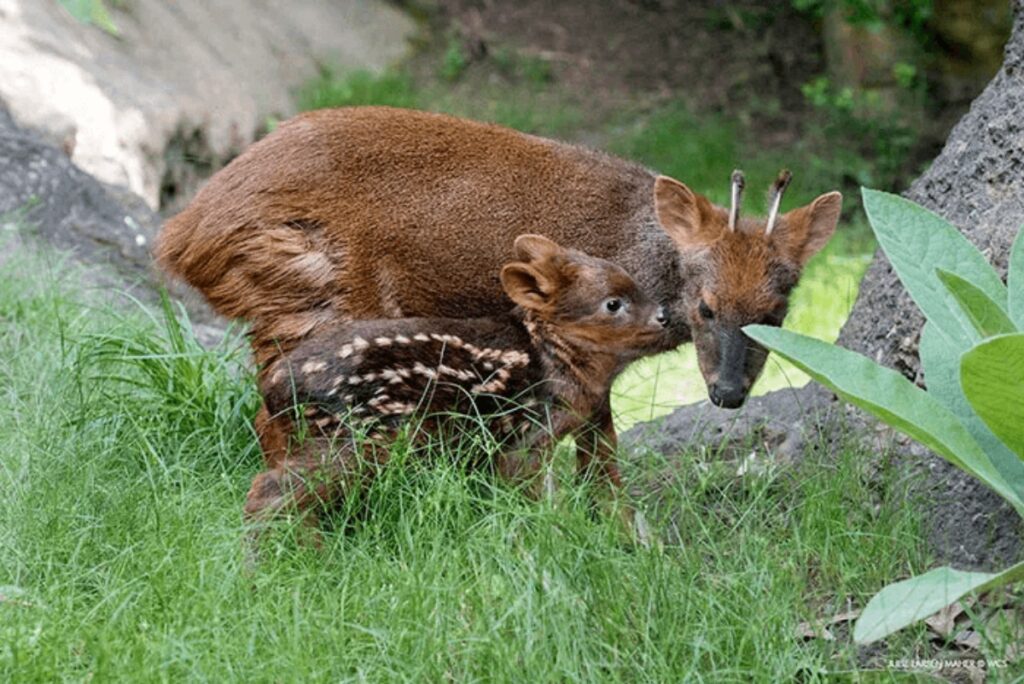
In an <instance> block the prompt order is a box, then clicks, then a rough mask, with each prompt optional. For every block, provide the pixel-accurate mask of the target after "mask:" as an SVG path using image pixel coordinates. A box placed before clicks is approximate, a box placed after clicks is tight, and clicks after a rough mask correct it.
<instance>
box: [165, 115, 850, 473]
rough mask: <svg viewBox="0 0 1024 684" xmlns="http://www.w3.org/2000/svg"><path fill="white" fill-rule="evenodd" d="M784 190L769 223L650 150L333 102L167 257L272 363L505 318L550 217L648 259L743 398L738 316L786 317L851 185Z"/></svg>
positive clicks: (750, 352) (600, 248)
mask: <svg viewBox="0 0 1024 684" xmlns="http://www.w3.org/2000/svg"><path fill="white" fill-rule="evenodd" d="M734 187H737V184H734ZM782 189H783V187H782V185H781V184H780V185H779V186H778V187H777V190H778V192H776V193H775V196H774V201H773V203H772V213H771V216H770V217H769V221H763V220H754V219H749V218H741V217H740V216H739V213H738V209H739V199H740V197H739V194H740V193H739V191H738V187H737V189H736V190H735V191H734V193H733V207H732V210H731V211H727V210H726V209H723V208H721V207H717V206H715V205H713V204H712V203H711V202H709V201H708V200H707V199H706V198H704V197H702V196H701V195H698V194H696V193H694V192H692V191H691V190H690V189H689V188H687V187H686V186H685V185H683V184H682V183H679V182H678V181H675V180H672V179H670V178H667V177H664V176H656V175H655V174H654V173H652V172H651V171H649V170H647V169H645V168H643V167H641V166H638V165H636V164H632V163H630V162H627V161H623V160H621V159H617V158H615V157H611V156H608V155H606V154H602V153H600V152H595V151H591V150H587V149H584V148H581V147H576V146H573V145H567V144H564V143H559V142H555V141H552V140H546V139H543V138H538V137H535V136H531V135H525V134H523V133H518V132H516V131H512V130H509V129H507V128H502V127H500V126H492V125H487V124H480V123H475V122H472V121H465V120H461V119H455V118H452V117H449V116H444V115H440V114H429V113H424V112H417V111H411V110H403V109H391V108H387V107H356V108H345V109H331V110H320V111H316V112H310V113H307V114H303V115H300V116H297V117H295V118H294V119H292V120H290V121H288V122H286V123H284V124H282V125H281V126H279V127H278V128H277V130H275V131H274V132H273V133H271V134H270V135H268V136H267V137H266V138H264V139H263V140H261V141H260V142H258V143H256V144H254V145H252V146H251V147H250V148H249V149H248V150H246V151H245V152H244V153H243V154H242V155H240V156H239V157H238V158H237V159H235V160H234V161H233V162H231V163H230V164H229V165H228V166H226V167H225V168H224V169H222V170H221V171H219V172H218V173H217V174H216V175H215V176H214V177H213V178H211V179H210V181H209V182H208V183H207V184H206V186H205V187H204V188H203V189H202V190H201V191H200V192H199V194H198V195H197V196H196V198H195V200H193V202H192V203H191V204H190V205H189V206H188V207H187V208H186V209H185V210H184V211H182V212H181V213H180V214H178V215H177V216H176V217H174V218H173V219H171V220H170V221H168V222H167V224H166V226H165V227H164V230H163V233H162V235H161V238H160V242H159V245H158V247H157V257H158V259H159V262H160V264H161V265H162V266H163V268H164V269H166V270H167V271H169V272H170V273H172V274H174V275H177V276H179V277H181V278H183V279H184V280H186V281H187V282H189V283H190V284H192V285H193V286H194V287H196V288H198V289H199V290H200V291H201V292H202V293H203V294H204V295H205V296H206V298H207V299H208V300H209V301H210V303H211V304H212V305H213V307H214V308H215V309H216V310H217V311H218V312H220V313H221V314H223V315H225V316H228V317H241V318H245V319H247V320H248V321H249V323H250V325H251V333H252V343H253V346H254V349H255V353H256V360H257V362H258V363H259V364H260V365H261V366H265V365H266V364H268V363H270V362H272V361H273V360H274V359H275V358H277V357H278V356H279V355H280V354H281V353H282V352H286V351H287V350H289V349H291V348H292V347H294V346H295V345H296V344H297V343H298V342H299V341H300V340H302V339H303V338H305V337H306V336H308V335H310V334H312V333H315V332H318V331H322V330H324V329H326V328H330V327H332V326H335V325H337V324H338V323H339V322H341V321H348V320H356V319H369V318H400V317H409V316H453V317H458V318H466V317H471V316H491V315H495V314H498V313H500V312H502V311H504V310H505V309H506V308H507V307H508V300H507V297H506V296H505V293H504V292H503V291H502V289H501V286H500V283H499V281H498V272H499V269H500V268H501V265H502V264H504V263H505V262H507V261H508V259H509V257H510V256H511V255H512V242H513V240H514V239H515V237H516V236H517V235H520V234H522V233H526V232H537V233H540V234H543V235H546V236H547V237H549V238H551V239H553V240H555V241H556V242H558V243H559V244H561V245H563V246H565V247H570V248H574V249H578V250H580V251H583V252H586V253H588V254H591V255H593V256H596V257H599V258H604V259H609V260H611V261H613V262H615V263H617V264H619V265H620V266H622V267H623V268H625V269H626V271H627V272H630V273H633V274H634V275H635V277H636V278H637V279H638V282H639V284H640V286H641V287H642V289H644V290H645V291H646V292H648V293H649V294H650V295H651V296H652V297H653V298H654V300H655V301H656V302H658V303H659V304H661V305H663V306H665V308H666V310H667V312H668V315H669V319H670V324H669V328H668V335H667V336H666V338H665V345H664V346H663V349H666V350H667V349H671V348H673V347H676V346H678V345H680V344H683V343H685V342H689V341H691V340H693V341H694V342H695V343H696V346H697V352H698V357H699V358H700V366H701V370H702V371H703V373H704V377H705V380H706V382H707V385H708V389H709V394H710V396H711V399H712V401H714V402H715V403H716V404H719V405H721V406H727V407H736V406H739V405H740V404H741V403H742V402H743V400H744V399H745V397H746V395H747V392H748V391H749V389H750V386H751V385H752V384H753V382H754V380H755V379H756V377H757V375H758V374H759V373H760V371H761V368H762V366H763V364H764V358H765V354H764V351H763V350H761V349H760V348H759V347H757V346H756V345H755V344H754V343H752V342H751V341H750V340H747V339H746V338H745V337H743V336H742V333H741V332H740V330H741V328H742V326H743V325H745V324H747V323H754V322H769V323H779V322H781V320H782V317H783V316H784V315H785V312H786V301H787V298H788V295H789V292H790V290H791V289H792V287H793V286H794V284H795V283H796V282H797V278H798V276H799V273H800V270H801V269H802V267H803V266H804V264H805V263H806V262H807V260H808V259H809V258H810V257H811V256H812V255H813V254H814V253H815V252H817V251H818V250H819V249H820V248H821V247H822V246H823V245H824V244H825V243H826V242H827V241H828V239H829V237H830V236H831V235H832V232H833V231H834V230H835V227H836V222H837V221H838V218H839V211H840V204H841V199H842V198H841V196H840V195H839V193H837V192H832V193H828V194H825V195H822V196H820V197H818V198H817V199H815V200H814V201H813V202H811V203H810V204H809V205H807V206H804V207H800V208H798V209H794V210H792V211H789V212H787V213H784V214H780V213H779V211H778V207H779V200H780V199H781V190H782ZM266 420H267V413H266V411H262V412H261V414H260V416H259V417H258V419H257V422H258V423H260V424H261V425H262V424H264V423H265V422H266ZM614 437H615V435H614V432H613V431H612V428H611V423H610V422H609V423H608V424H607V425H606V426H605V435H604V437H603V439H604V440H605V441H608V442H612V441H613V440H614ZM272 442H273V440H272V439H270V438H269V437H265V438H264V439H263V444H264V450H265V452H266V453H267V455H268V458H269V459H270V460H273V459H274V458H275V456H274V454H275V452H276V447H275V445H274V444H273V443H272Z"/></svg>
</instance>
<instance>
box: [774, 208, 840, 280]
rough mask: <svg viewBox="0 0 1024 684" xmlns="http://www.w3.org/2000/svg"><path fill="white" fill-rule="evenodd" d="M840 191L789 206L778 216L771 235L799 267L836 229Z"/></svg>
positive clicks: (823, 244)
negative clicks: (807, 202) (786, 210)
mask: <svg viewBox="0 0 1024 684" xmlns="http://www.w3.org/2000/svg"><path fill="white" fill-rule="evenodd" d="M842 209H843V195H842V194H841V193H838V192H829V193H826V194H824V195H821V196H819V197H818V198H817V199H815V200H814V201H813V202H811V203H810V204H808V205H805V206H802V207H799V208H797V209H793V210H791V211H788V212H786V213H785V214H783V215H782V216H781V217H779V225H778V226H776V228H775V229H774V230H773V231H772V239H773V240H775V242H776V243H777V244H779V245H780V246H781V247H782V249H783V250H784V251H785V252H786V253H787V254H788V255H789V257H790V258H791V259H793V261H795V262H796V263H798V264H799V265H800V266H801V267H802V266H804V265H805V264H806V263H807V262H808V261H810V259H811V257H812V256H814V255H815V254H817V253H818V252H819V251H821V248H822V247H824V246H825V245H826V244H827V243H828V241H829V238H831V237H832V234H833V233H835V232H836V225H837V224H838V223H839V214H840V212H841V211H842Z"/></svg>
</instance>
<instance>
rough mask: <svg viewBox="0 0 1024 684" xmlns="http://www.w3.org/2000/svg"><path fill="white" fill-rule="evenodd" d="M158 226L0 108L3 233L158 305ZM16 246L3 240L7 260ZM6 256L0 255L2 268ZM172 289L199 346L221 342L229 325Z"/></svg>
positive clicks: (131, 200) (142, 207) (129, 196)
mask: <svg viewBox="0 0 1024 684" xmlns="http://www.w3.org/2000/svg"><path fill="white" fill-rule="evenodd" d="M159 227H160V217H159V216H157V214H156V213H154V212H153V210H151V209H150V208H149V207H147V206H146V203H145V202H143V201H142V199H141V198H139V197H138V196H137V195H135V194H133V193H132V192H130V191H128V190H125V189H123V188H118V187H115V186H110V185H106V184H104V183H101V182H99V181H97V180H96V179H95V178H93V177H92V176H90V175H89V174H87V173H85V172H84V171H82V170H81V169H79V168H78V167H77V166H75V165H74V164H73V163H72V162H71V160H70V159H68V157H67V155H66V154H65V153H64V152H63V151H62V150H60V149H58V148H57V147H55V146H53V145H52V144H50V143H48V142H46V141H44V140H42V139H41V138H40V137H39V135H37V134H36V133H34V132H31V131H26V130H23V129H20V128H18V127H17V126H16V125H15V124H14V121H13V120H12V119H11V117H10V115H9V114H8V112H7V111H6V110H5V109H4V108H3V107H2V106H0V231H2V232H3V233H14V234H15V236H16V237H21V236H24V237H25V238H28V239H29V241H36V242H43V243H46V244H48V245H52V246H54V247H57V248H58V249H60V250H63V251H66V252H69V253H70V254H71V255H73V256H74V257H75V258H76V259H77V260H78V261H80V262H83V263H85V264H92V265H97V266H99V267H100V268H95V269H89V271H88V275H89V278H90V279H91V280H92V281H93V284H95V285H98V286H102V287H107V288H111V289H115V290H118V291H125V292H129V293H131V294H132V295H133V296H136V297H139V298H141V299H143V300H144V301H155V300H156V292H157V289H158V286H159V285H160V284H162V283H163V279H162V277H161V276H160V275H159V274H158V273H157V272H156V271H155V270H154V269H153V266H152V258H151V257H150V253H149V250H150V247H151V245H152V242H153V239H154V237H155V236H156V233H157V230H158V229H159ZM33 239H34V240H33ZM19 241H20V242H24V241H25V240H5V241H4V242H0V247H3V246H5V245H6V246H7V251H8V253H10V252H11V251H12V250H13V248H14V245H16V244H18V242H19ZM7 257H8V254H3V253H0V261H2V260H3V259H5V258H7ZM168 286H169V289H170V291H171V292H172V294H174V295H175V296H176V297H178V298H180V299H183V300H184V301H186V303H187V305H188V308H189V310H190V312H191V314H192V316H193V319H194V321H195V322H196V323H197V333H198V334H199V335H200V339H202V340H203V341H204V342H211V343H212V342H214V341H216V340H218V339H219V338H220V337H221V336H222V332H223V329H224V327H225V322H224V321H223V320H222V319H220V318H219V317H217V316H216V315H215V314H213V312H212V311H210V309H209V308H208V307H207V306H206V304H205V303H204V302H203V301H202V300H201V299H200V298H199V297H198V296H197V295H194V294H192V293H190V292H188V291H186V289H185V287H184V286H181V285H178V284H174V283H168Z"/></svg>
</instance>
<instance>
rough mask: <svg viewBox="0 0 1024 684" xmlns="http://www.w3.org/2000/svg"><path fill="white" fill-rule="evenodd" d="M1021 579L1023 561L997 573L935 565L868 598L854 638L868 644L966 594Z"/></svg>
mask: <svg viewBox="0 0 1024 684" xmlns="http://www.w3.org/2000/svg"><path fill="white" fill-rule="evenodd" d="M1021 579H1024V563H1018V564H1017V565H1014V566H1013V567H1010V568H1007V569H1006V570H1003V571H1002V572H998V573H989V572H964V571H961V570H954V569H952V568H936V569H934V570H931V571H929V572H926V573H925V574H923V575H919V576H918V577H912V578H910V579H908V580H903V581H902V582H896V583H895V584H890V585H889V586H887V587H886V588H884V589H882V590H881V591H880V592H878V593H877V594H875V596H874V597H873V598H872V599H871V600H870V601H868V605H867V606H865V608H864V612H863V613H861V616H860V619H858V620H857V624H856V625H855V626H854V628H853V639H854V641H856V642H857V643H859V644H869V643H871V642H872V641H877V640H878V639H881V638H882V637H886V636H888V635H890V634H892V633H893V632H896V631H898V630H901V629H903V628H904V627H906V626H907V625H911V624H913V623H915V622H917V621H918V620H921V619H924V618H926V617H928V616H929V615H932V614H934V613H937V612H938V611H940V610H942V609H943V608H945V607H946V606H948V605H949V604H951V603H953V602H955V601H958V600H959V599H961V598H963V597H964V596H966V595H967V594H970V593H973V592H978V593H981V592H984V591H991V590H992V589H996V588H998V587H1001V586H1003V585H1004V584H1009V583H1010V582H1015V581H1018V580H1021Z"/></svg>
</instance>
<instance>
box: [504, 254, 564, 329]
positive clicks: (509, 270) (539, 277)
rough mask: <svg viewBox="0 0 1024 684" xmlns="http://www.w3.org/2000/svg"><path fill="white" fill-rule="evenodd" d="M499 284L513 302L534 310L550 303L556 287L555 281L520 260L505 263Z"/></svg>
mask: <svg viewBox="0 0 1024 684" xmlns="http://www.w3.org/2000/svg"><path fill="white" fill-rule="evenodd" d="M516 242H517V243H518V240H517V241H516ZM501 286H502V287H503V288H504V289H505V293H506V294H507V295H508V296H509V298H510V299H511V300H512V301H513V302H515V303H516V304H518V305H519V306H521V307H523V308H524V309H531V310H534V311H537V310H540V309H543V308H545V307H547V306H548V305H549V304H551V300H552V298H553V297H554V293H555V290H556V289H557V285H556V283H555V281H553V280H552V279H551V278H549V277H548V276H547V275H545V274H544V273H543V272H542V271H541V270H538V269H537V268H535V267H534V266H533V265H532V264H526V263H520V262H516V263H513V264H506V265H505V267H504V268H502V269H501Z"/></svg>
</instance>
